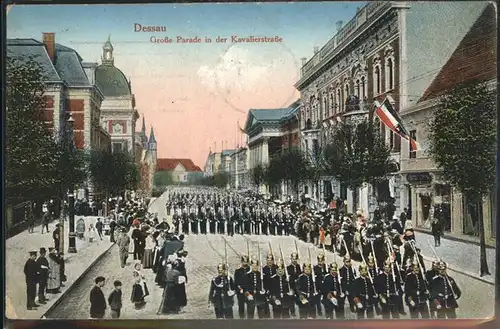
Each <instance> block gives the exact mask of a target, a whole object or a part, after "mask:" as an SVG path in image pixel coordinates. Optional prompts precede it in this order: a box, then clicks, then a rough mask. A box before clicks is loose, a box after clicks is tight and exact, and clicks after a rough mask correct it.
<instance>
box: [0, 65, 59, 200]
mask: <svg viewBox="0 0 500 329" xmlns="http://www.w3.org/2000/svg"><path fill="white" fill-rule="evenodd" d="M44 91H45V86H44V83H43V71H42V68H41V67H40V66H39V65H38V64H37V62H36V61H34V60H32V59H30V58H20V59H16V58H11V57H8V58H7V70H6V109H7V110H6V120H5V121H6V124H5V128H6V134H5V136H6V151H7V156H6V164H5V187H6V194H7V202H8V203H10V204H12V203H16V202H20V201H22V200H43V199H44V198H48V197H50V196H53V195H55V194H56V193H57V190H58V188H57V183H58V180H57V162H58V156H57V145H56V144H55V142H54V140H53V138H52V134H51V132H50V131H49V129H48V128H47V126H46V125H45V123H44V120H43V109H44V108H45V101H44V98H43V94H44Z"/></svg>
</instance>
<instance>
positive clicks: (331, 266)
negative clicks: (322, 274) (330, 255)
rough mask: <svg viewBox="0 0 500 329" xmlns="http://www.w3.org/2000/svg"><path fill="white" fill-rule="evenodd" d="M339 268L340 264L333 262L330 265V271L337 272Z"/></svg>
mask: <svg viewBox="0 0 500 329" xmlns="http://www.w3.org/2000/svg"><path fill="white" fill-rule="evenodd" d="M338 268H339V266H338V265H337V263H331V264H330V266H329V267H328V269H329V271H330V272H337V271H338Z"/></svg>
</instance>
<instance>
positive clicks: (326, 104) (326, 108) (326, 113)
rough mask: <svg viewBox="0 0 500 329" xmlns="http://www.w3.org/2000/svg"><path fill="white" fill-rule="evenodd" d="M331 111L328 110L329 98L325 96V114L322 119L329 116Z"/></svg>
mask: <svg viewBox="0 0 500 329" xmlns="http://www.w3.org/2000/svg"><path fill="white" fill-rule="evenodd" d="M329 112H330V111H329V109H328V97H327V96H325V97H323V113H322V115H321V116H322V118H321V119H324V118H325V117H327V116H328V113H329Z"/></svg>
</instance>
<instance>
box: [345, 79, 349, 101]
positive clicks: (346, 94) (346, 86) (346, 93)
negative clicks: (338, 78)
mask: <svg viewBox="0 0 500 329" xmlns="http://www.w3.org/2000/svg"><path fill="white" fill-rule="evenodd" d="M347 97H349V83H346V84H345V86H344V99H345V100H347Z"/></svg>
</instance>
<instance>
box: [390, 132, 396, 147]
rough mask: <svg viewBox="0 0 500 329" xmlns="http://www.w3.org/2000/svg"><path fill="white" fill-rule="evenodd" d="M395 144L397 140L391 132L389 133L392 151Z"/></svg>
mask: <svg viewBox="0 0 500 329" xmlns="http://www.w3.org/2000/svg"><path fill="white" fill-rule="evenodd" d="M394 142H395V138H394V132H393V131H392V130H391V131H389V148H390V149H391V151H392V150H394Z"/></svg>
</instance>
